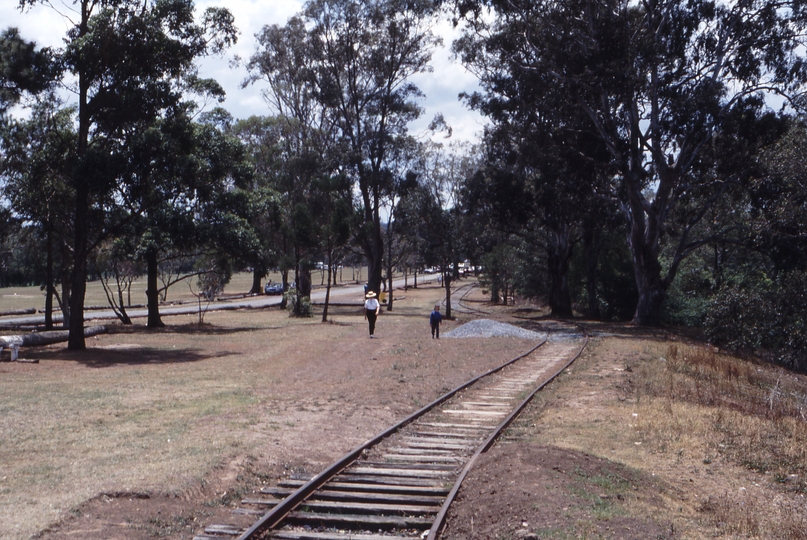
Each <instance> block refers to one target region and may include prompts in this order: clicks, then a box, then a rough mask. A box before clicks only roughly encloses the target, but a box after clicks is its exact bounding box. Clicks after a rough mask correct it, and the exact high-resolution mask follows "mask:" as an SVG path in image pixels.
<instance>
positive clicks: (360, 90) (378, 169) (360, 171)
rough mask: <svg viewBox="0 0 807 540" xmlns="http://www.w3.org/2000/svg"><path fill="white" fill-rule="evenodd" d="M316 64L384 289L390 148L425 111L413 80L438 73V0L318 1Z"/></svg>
mask: <svg viewBox="0 0 807 540" xmlns="http://www.w3.org/2000/svg"><path fill="white" fill-rule="evenodd" d="M303 14H304V17H305V20H306V21H307V23H308V24H309V25H310V28H311V30H310V33H311V42H312V45H313V47H314V53H315V58H316V71H315V73H316V84H317V89H318V93H317V97H318V99H319V100H320V101H321V102H322V104H323V105H324V106H325V107H327V108H328V109H329V110H331V111H332V118H333V122H334V125H335V127H336V128H337V130H338V135H339V137H340V138H341V140H342V141H343V142H344V145H345V154H344V157H343V159H344V160H345V162H346V165H347V167H348V168H349V171H350V173H351V175H352V177H353V178H354V181H355V182H356V184H357V187H358V190H357V193H358V195H359V197H360V201H359V205H358V206H359V208H360V210H361V212H362V215H363V221H364V226H363V228H362V230H361V235H360V243H361V246H362V249H363V250H364V253H365V256H366V258H367V261H368V266H369V268H368V273H369V275H368V283H369V287H370V289H371V290H375V291H378V290H379V289H380V286H381V279H382V271H383V257H384V242H383V236H382V219H381V212H380V210H381V206H382V199H383V196H384V190H385V189H386V187H387V186H386V183H388V181H389V179H390V177H391V175H390V171H389V163H388V159H389V158H390V149H391V147H393V146H394V145H396V144H398V142H397V141H400V140H401V139H402V138H405V137H406V136H407V125H408V123H409V122H411V121H412V120H415V119H416V118H418V117H419V116H420V114H421V112H422V110H421V108H420V107H419V106H418V105H417V102H416V99H418V98H420V97H422V93H421V92H420V90H419V89H418V88H417V86H415V84H414V83H413V82H412V81H411V79H412V77H413V76H415V75H417V74H420V73H424V72H429V71H431V66H430V61H431V55H432V52H433V50H434V48H435V47H436V46H437V45H438V44H439V43H440V38H439V37H437V36H436V35H435V34H434V31H433V26H434V24H435V23H436V16H437V13H436V11H435V4H434V2H432V1H431V0H363V1H360V2H356V1H353V0H312V1H310V2H308V3H307V4H306V6H305V9H304V12H303Z"/></svg>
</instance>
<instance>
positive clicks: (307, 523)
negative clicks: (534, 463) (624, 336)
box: [194, 287, 588, 540]
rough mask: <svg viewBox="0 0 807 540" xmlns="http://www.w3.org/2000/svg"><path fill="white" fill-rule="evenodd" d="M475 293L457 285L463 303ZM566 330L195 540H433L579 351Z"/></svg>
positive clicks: (582, 341) (580, 341) (250, 501)
mask: <svg viewBox="0 0 807 540" xmlns="http://www.w3.org/2000/svg"><path fill="white" fill-rule="evenodd" d="M470 291H471V288H467V287H460V288H459V289H458V290H457V294H458V296H459V298H458V300H459V301H458V305H459V304H460V303H461V301H462V300H461V298H464V297H465V296H466V295H467V294H469V292H470ZM465 309H466V310H467V311H471V310H473V311H475V312H479V310H475V309H473V308H467V307H466V308H465ZM568 330H569V327H568V325H567V326H566V331H565V332H562V333H559V335H561V336H562V337H561V338H560V339H553V338H552V336H551V335H548V336H547V337H546V338H544V339H543V340H541V341H539V342H538V343H537V344H536V345H535V346H534V347H533V348H531V349H530V350H529V351H527V352H526V353H524V354H522V355H520V356H518V357H516V358H514V359H512V360H511V361H509V362H507V363H506V364H504V365H502V366H499V367H497V368H495V369H493V370H490V371H488V372H487V373H484V374H482V375H480V376H478V377H476V378H474V379H471V380H470V381H467V382H466V383H464V384H463V385H461V386H459V387H458V388H455V389H454V390H452V391H451V392H448V393H447V394H445V395H443V396H441V397H440V398H438V399H437V400H435V401H434V402H432V403H430V404H429V405H427V406H426V407H423V408H422V409H421V410H419V411H417V412H416V413H414V414H413V415H411V416H409V417H408V418H406V419H404V420H402V421H401V422H399V423H397V424H395V425H394V426H392V427H390V428H389V429H387V430H386V431H384V432H383V433H380V434H379V435H377V436H376V437H374V438H373V439H371V440H369V441H367V442H366V443H364V444H362V445H361V446H359V447H357V448H356V449H354V450H352V451H351V452H349V453H348V454H346V455H345V456H343V457H342V458H341V459H339V460H337V461H336V462H335V463H334V464H333V465H331V466H330V467H328V469H326V470H325V471H323V472H321V473H319V474H318V475H315V476H312V477H306V478H298V479H294V480H285V481H282V482H280V483H279V484H278V485H277V486H276V487H267V488H264V489H263V490H261V494H260V496H258V497H251V498H247V499H244V500H243V501H242V502H241V507H239V508H237V509H235V510H234V513H235V514H240V515H242V516H244V515H246V516H254V517H255V522H254V523H253V525H252V526H250V527H248V528H241V527H238V526H234V525H230V524H216V525H210V526H208V527H206V528H205V532H204V533H201V534H198V535H196V536H195V537H194V540H223V539H225V538H227V539H233V538H237V539H238V540H255V539H269V538H277V539H286V540H344V539H361V540H389V538H390V537H393V536H395V537H410V538H428V539H429V540H433V539H436V538H437V536H438V534H439V532H440V530H441V528H442V526H443V523H444V520H445V517H446V512H447V511H448V508H449V506H450V504H451V502H452V501H453V499H454V497H455V495H456V494H457V492H458V490H459V488H460V485H461V484H462V481H463V479H464V477H465V475H466V474H467V473H468V471H469V470H470V469H471V468H472V467H473V465H474V462H475V461H476V459H477V458H478V456H479V455H481V454H482V453H483V452H485V451H486V450H488V449H489V448H490V447H491V446H492V445H493V444H494V443H495V441H496V439H497V438H498V437H499V436H500V434H501V433H502V431H503V430H504V429H505V428H506V427H507V426H508V425H509V424H510V423H511V422H512V421H513V420H514V419H515V418H516V417H517V416H518V414H519V413H520V412H521V410H522V409H523V408H524V407H526V405H527V404H528V403H529V401H530V400H531V399H532V397H533V396H534V395H535V393H536V392H538V391H539V390H540V389H541V388H543V387H544V386H545V385H546V384H548V383H549V382H550V381H551V380H552V379H554V378H555V377H556V376H557V375H558V374H560V373H561V372H562V371H563V369H565V368H566V367H567V366H568V365H569V364H571V363H572V362H573V361H574V360H575V359H576V358H577V357H578V356H579V355H580V354H581V353H582V351H583V349H584V348H585V346H586V345H587V343H588V339H587V337H586V336H585V335H584V333H583V332H582V331H579V332H578V334H576V335H575V334H570V333H569V331H568ZM550 334H551V332H550Z"/></svg>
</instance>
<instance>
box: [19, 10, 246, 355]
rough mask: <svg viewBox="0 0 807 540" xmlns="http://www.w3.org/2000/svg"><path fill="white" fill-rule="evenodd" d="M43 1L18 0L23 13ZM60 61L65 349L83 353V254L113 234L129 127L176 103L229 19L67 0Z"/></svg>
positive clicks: (219, 42)
mask: <svg viewBox="0 0 807 540" xmlns="http://www.w3.org/2000/svg"><path fill="white" fill-rule="evenodd" d="M40 3H41V4H44V5H47V6H50V5H51V3H50V2H49V1H47V0H20V1H19V6H20V8H21V9H25V8H27V7H30V6H33V5H35V4H40ZM73 5H74V12H75V14H76V16H75V18H70V17H65V21H66V22H67V23H68V24H69V28H68V31H67V35H66V38H65V47H64V49H63V50H62V51H61V55H60V59H61V61H62V63H63V65H64V68H65V69H66V71H67V72H68V73H69V74H70V75H71V77H72V78H71V79H67V80H66V82H67V83H68V84H70V85H72V86H73V89H74V91H75V94H76V99H77V108H78V137H77V140H76V149H75V154H76V159H77V166H76V167H75V169H74V173H73V175H72V178H71V188H72V189H73V191H74V205H73V207H74V214H73V232H74V240H73V255H74V269H73V273H72V291H71V292H72V294H71V299H70V319H69V330H70V337H69V340H68V347H69V348H70V349H74V350H75V349H84V348H85V343H84V332H83V326H84V293H85V288H86V275H87V259H88V255H89V253H90V252H91V251H92V249H93V248H94V247H95V246H97V245H98V244H99V243H100V242H101V241H103V239H104V238H105V237H106V236H107V234H108V233H109V232H110V223H109V218H110V217H113V215H112V214H113V212H112V210H111V209H113V208H114V207H115V202H116V199H115V188H116V187H117V185H118V182H119V181H120V179H121V176H122V174H123V173H124V169H125V162H126V158H125V152H126V148H125V147H124V146H123V145H122V144H121V141H122V140H123V139H124V137H123V136H124V135H125V133H126V132H127V130H130V129H134V128H136V126H138V125H140V123H142V122H144V121H146V120H148V119H154V118H157V117H158V116H160V114H161V113H163V112H164V111H166V110H168V109H170V108H171V107H174V106H176V105H177V104H178V103H179V102H180V101H181V97H182V92H183V90H184V89H186V88H188V86H190V85H191V84H197V85H198V84H199V83H200V81H198V79H197V78H196V76H195V65H194V61H195V60H196V59H197V58H199V57H201V56H204V55H207V54H210V53H215V52H220V51H222V50H224V49H225V48H226V47H228V46H229V45H230V44H232V43H234V42H235V39H236V30H235V27H234V25H233V18H232V15H231V14H230V13H229V11H227V10H226V9H223V8H207V9H206V10H205V12H204V14H203V15H202V16H201V18H200V19H199V20H198V21H197V20H196V16H195V10H194V5H193V2H192V0H147V1H145V2H144V1H135V0H74V1H73Z"/></svg>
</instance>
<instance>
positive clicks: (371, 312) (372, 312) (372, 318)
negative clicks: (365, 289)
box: [364, 309, 378, 336]
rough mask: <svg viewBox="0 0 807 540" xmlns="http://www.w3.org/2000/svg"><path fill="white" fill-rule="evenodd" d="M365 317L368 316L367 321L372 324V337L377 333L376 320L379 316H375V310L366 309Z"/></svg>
mask: <svg viewBox="0 0 807 540" xmlns="http://www.w3.org/2000/svg"><path fill="white" fill-rule="evenodd" d="M364 313H365V315H367V321H368V322H369V323H370V335H371V336H372V335H373V334H374V333H375V320H376V318H377V317H378V315H376V314H375V310H374V309H365V310H364Z"/></svg>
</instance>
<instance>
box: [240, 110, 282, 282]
mask: <svg viewBox="0 0 807 540" xmlns="http://www.w3.org/2000/svg"><path fill="white" fill-rule="evenodd" d="M232 134H233V135H234V136H235V137H237V138H238V139H239V140H240V141H241V142H242V143H243V144H244V145H245V147H246V159H248V160H249V162H250V164H251V166H252V169H253V175H252V181H251V183H250V185H249V186H245V189H246V190H247V192H248V193H249V197H250V213H249V215H250V223H251V225H252V227H253V228H254V229H255V231H256V234H257V235H258V239H259V241H260V244H261V247H260V249H258V250H256V251H255V252H254V253H251V254H250V257H249V260H248V264H249V266H250V267H251V268H252V287H251V289H250V293H251V294H260V293H261V292H262V291H263V289H262V287H261V280H262V279H263V278H264V277H266V274H267V273H268V272H269V270H270V269H271V268H276V267H279V266H283V265H281V261H282V254H283V252H284V249H283V247H284V238H283V236H282V233H283V230H282V217H281V209H282V205H281V199H282V194H281V193H279V192H278V191H277V187H278V186H277V181H276V180H277V176H278V174H279V168H280V167H281V155H282V150H281V148H280V143H281V139H282V133H281V126H280V122H279V121H278V119H277V118H276V117H266V116H250V117H249V118H245V119H242V120H238V121H237V122H236V123H235V124H234V125H233V126H232ZM287 270H288V269H287V268H285V267H282V268H281V271H282V272H283V274H284V275H285V276H286V277H285V278H284V283H285V282H286V281H288V275H287V274H288V272H287Z"/></svg>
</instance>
